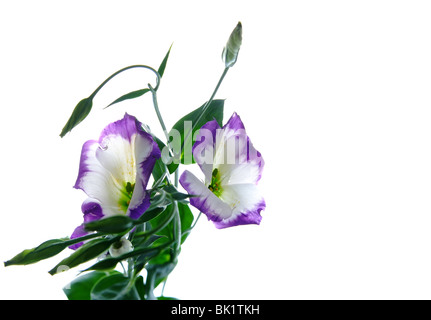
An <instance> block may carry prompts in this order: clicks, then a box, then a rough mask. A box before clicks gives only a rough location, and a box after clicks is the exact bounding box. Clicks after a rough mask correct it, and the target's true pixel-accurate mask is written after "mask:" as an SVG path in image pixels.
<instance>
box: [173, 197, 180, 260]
mask: <svg viewBox="0 0 431 320" xmlns="http://www.w3.org/2000/svg"><path fill="white" fill-rule="evenodd" d="M173 205H174V211H175V221H174V222H175V224H174V239H175V246H174V252H173V257H172V261H174V262H175V261H176V260H177V258H178V255H179V254H180V249H181V239H182V234H181V217H180V211H179V210H178V202H177V201H174V202H173Z"/></svg>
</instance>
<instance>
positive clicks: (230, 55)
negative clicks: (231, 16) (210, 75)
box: [222, 22, 242, 68]
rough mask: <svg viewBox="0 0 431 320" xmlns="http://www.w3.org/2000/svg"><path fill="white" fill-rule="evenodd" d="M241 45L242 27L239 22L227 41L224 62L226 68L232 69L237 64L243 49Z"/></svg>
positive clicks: (223, 56)
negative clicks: (240, 50)
mask: <svg viewBox="0 0 431 320" xmlns="http://www.w3.org/2000/svg"><path fill="white" fill-rule="evenodd" d="M241 43H242V25H241V22H238V24H237V25H236V27H235V29H233V31H232V33H231V35H230V37H229V40H228V41H227V44H226V47H224V49H223V53H222V60H223V61H224V63H225V66H226V68H230V67H232V66H233V65H234V64H235V62H236V60H237V59H238V52H239V48H240V47H241Z"/></svg>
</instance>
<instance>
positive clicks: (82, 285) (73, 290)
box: [63, 270, 119, 300]
mask: <svg viewBox="0 0 431 320" xmlns="http://www.w3.org/2000/svg"><path fill="white" fill-rule="evenodd" d="M113 274H119V272H118V271H115V270H114V271H110V272H102V271H93V272H90V273H86V274H84V275H81V276H80V277H78V278H76V279H75V280H73V281H72V282H71V283H69V284H68V285H67V286H66V287H64V288H63V292H64V293H65V294H66V296H67V298H68V299H69V300H91V295H90V293H91V290H92V289H93V287H94V285H95V284H96V283H97V282H98V281H99V280H100V279H102V278H104V277H107V276H109V275H113Z"/></svg>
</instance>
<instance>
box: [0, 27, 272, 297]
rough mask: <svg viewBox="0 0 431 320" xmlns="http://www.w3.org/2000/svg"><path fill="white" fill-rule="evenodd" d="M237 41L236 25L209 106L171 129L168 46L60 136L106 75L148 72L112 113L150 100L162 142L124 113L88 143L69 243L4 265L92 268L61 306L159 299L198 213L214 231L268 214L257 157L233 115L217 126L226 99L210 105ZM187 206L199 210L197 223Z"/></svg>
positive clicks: (49, 245)
mask: <svg viewBox="0 0 431 320" xmlns="http://www.w3.org/2000/svg"><path fill="white" fill-rule="evenodd" d="M241 42H242V25H241V23H238V25H237V26H236V27H235V29H234V30H233V32H232V34H231V35H230V37H229V39H228V41H227V44H226V46H225V48H224V49H223V53H222V59H223V61H224V65H225V68H224V70H223V73H222V76H221V78H220V80H219V81H218V83H217V85H216V88H215V90H214V91H213V93H212V95H211V97H210V99H209V100H208V101H206V102H205V103H204V104H203V105H202V106H200V107H199V108H197V109H195V110H193V111H191V112H190V113H188V114H186V115H185V116H183V117H182V118H181V119H180V120H178V121H177V122H176V123H175V125H174V126H173V127H172V128H171V130H170V131H168V130H167V128H166V126H165V123H164V121H163V118H162V115H161V112H160V109H159V106H158V102H157V101H158V100H157V90H158V88H159V85H160V82H161V79H162V77H163V74H164V71H165V68H166V65H167V62H168V58H169V54H170V50H171V49H169V51H168V53H167V54H166V56H165V57H164V59H163V61H162V63H161V64H160V66H159V68H158V69H157V70H156V69H154V68H152V67H149V66H147V65H132V66H129V67H126V68H123V69H121V70H119V71H117V72H115V73H114V74H112V75H111V76H110V77H109V78H107V79H106V80H105V81H104V82H103V83H102V84H101V85H100V86H99V87H98V88H97V89H96V90H95V91H94V92H93V93H92V94H91V95H90V96H89V97H87V98H85V99H82V100H81V101H80V102H79V103H78V104H77V106H76V107H75V109H74V110H73V112H72V115H71V116H70V118H69V120H68V121H67V123H66V125H65V126H64V128H63V130H62V131H61V134H60V136H61V137H64V136H65V135H66V134H67V133H69V132H70V131H71V130H72V129H73V128H74V127H76V126H77V125H78V124H80V123H81V122H82V121H83V120H84V119H85V118H86V117H87V115H88V114H89V113H90V111H91V109H92V105H93V98H94V97H95V96H96V95H97V93H98V92H99V91H100V90H101V89H102V87H103V86H104V85H105V84H106V83H107V82H109V81H110V80H111V79H112V78H114V77H115V76H117V75H118V74H120V73H122V72H124V71H127V70H130V69H134V68H143V69H145V70H149V71H151V72H152V73H154V75H155V76H156V84H155V85H154V86H152V85H151V84H148V87H147V88H144V89H141V90H137V91H133V92H130V93H127V94H125V95H123V96H121V97H120V98H118V99H116V100H115V101H114V102H112V103H111V104H110V105H109V106H112V105H114V104H117V103H119V102H121V101H124V100H128V99H134V98H137V97H140V96H142V95H144V94H146V93H150V94H151V95H152V101H153V105H154V110H155V112H156V114H157V117H158V120H159V122H160V125H161V127H162V129H163V132H164V135H165V136H164V137H163V139H160V138H158V137H156V136H155V135H154V134H153V133H152V132H151V130H150V128H149V127H148V126H147V125H146V124H143V123H141V122H140V121H139V120H138V119H137V118H136V117H135V116H132V115H130V114H127V113H126V114H125V115H124V117H123V118H122V119H120V120H118V121H115V122H113V123H111V124H109V125H107V126H106V127H105V128H104V129H103V130H102V132H101V134H100V136H99V138H98V139H96V140H88V141H87V142H85V143H84V145H83V147H82V152H81V157H80V163H79V171H78V177H77V180H76V183H75V186H74V187H75V188H76V189H81V190H82V191H84V192H85V193H86V195H87V196H88V198H87V199H86V200H85V201H84V202H83V203H82V207H81V208H82V213H83V223H82V224H81V225H79V226H77V227H76V228H75V229H74V231H73V232H71V235H70V237H66V238H59V239H51V240H47V241H45V242H43V243H42V244H40V245H38V246H37V247H35V248H32V249H27V250H24V251H22V252H21V253H19V254H17V255H16V256H15V257H13V258H12V259H10V260H8V261H6V262H5V263H4V264H5V266H10V265H28V264H32V263H36V262H38V261H41V260H43V259H47V258H50V257H53V256H55V255H57V254H58V253H60V252H62V251H63V250H65V249H66V248H70V249H71V254H70V256H68V257H67V258H64V259H63V260H62V261H60V262H58V264H57V265H55V266H54V267H53V268H52V269H51V270H50V271H49V273H50V274H51V275H55V274H57V273H60V272H64V271H67V270H69V269H71V268H74V267H77V266H79V265H81V264H83V263H87V262H89V261H94V263H93V264H92V265H91V266H89V267H88V268H85V269H84V270H82V272H80V274H79V275H78V276H77V277H76V278H75V279H74V280H73V281H72V282H71V283H70V284H69V285H67V286H66V287H65V288H64V289H63V291H64V292H65V294H66V296H67V297H68V299H71V300H129V299H130V300H154V299H165V297H163V296H162V297H156V296H155V294H154V289H155V288H156V287H157V286H159V285H160V284H161V283H163V282H164V281H166V279H167V277H168V275H169V274H170V273H171V272H172V270H173V269H174V268H175V266H176V265H177V262H178V256H179V254H180V252H181V246H182V244H183V243H184V241H185V240H186V238H187V236H188V235H189V234H190V232H191V231H192V230H193V228H194V226H195V225H196V223H197V221H198V219H199V217H200V216H201V214H202V213H203V214H205V215H206V216H207V218H208V220H211V221H213V223H214V225H215V227H216V228H227V227H233V226H238V225H245V224H259V223H260V221H261V219H262V218H261V215H260V212H261V211H262V210H263V209H264V208H265V201H264V199H263V197H262V196H261V195H260V193H259V191H258V188H257V183H258V181H259V180H260V178H261V175H262V170H263V167H264V161H263V158H262V156H261V154H260V153H259V152H258V151H257V150H256V149H255V147H254V146H253V144H252V143H251V140H250V138H249V137H248V135H247V133H246V131H245V126H244V124H243V122H242V121H241V118H240V117H239V115H238V114H236V113H233V114H232V115H231V116H230V117H229V119H228V121H226V122H224V119H223V116H224V100H218V99H214V98H215V95H216V93H217V91H218V88H219V87H220V85H221V83H222V81H223V79H224V77H225V76H226V74H227V72H228V70H229V69H230V68H232V67H233V66H234V64H235V62H236V61H237V58H238V53H239V49H240V46H241ZM180 165H184V166H188V165H198V166H199V167H200V169H201V171H202V177H196V176H195V175H194V174H193V173H191V172H190V171H189V170H184V171H183V172H182V174H181V176H179V166H180ZM179 184H181V186H182V187H183V189H184V190H185V192H184V191H182V190H181V189H179ZM190 205H191V206H192V207H194V208H196V209H197V210H198V211H199V214H198V215H197V216H196V217H195V215H194V214H193V212H192V210H191V207H190ZM143 270H145V271H146V272H145V273H144V275H141V272H142V271H143Z"/></svg>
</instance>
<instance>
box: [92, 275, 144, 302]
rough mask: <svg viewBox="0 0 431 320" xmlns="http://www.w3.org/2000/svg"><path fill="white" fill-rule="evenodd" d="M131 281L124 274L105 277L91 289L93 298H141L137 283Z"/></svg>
mask: <svg viewBox="0 0 431 320" xmlns="http://www.w3.org/2000/svg"><path fill="white" fill-rule="evenodd" d="M130 281H131V279H129V278H127V277H125V276H124V275H122V274H113V275H110V276H107V277H103V278H102V279H100V280H99V281H98V282H97V283H96V285H95V286H94V287H93V289H92V290H91V294H90V296H91V300H140V296H139V293H138V290H137V289H136V287H135V284H134V283H131V282H130Z"/></svg>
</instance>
